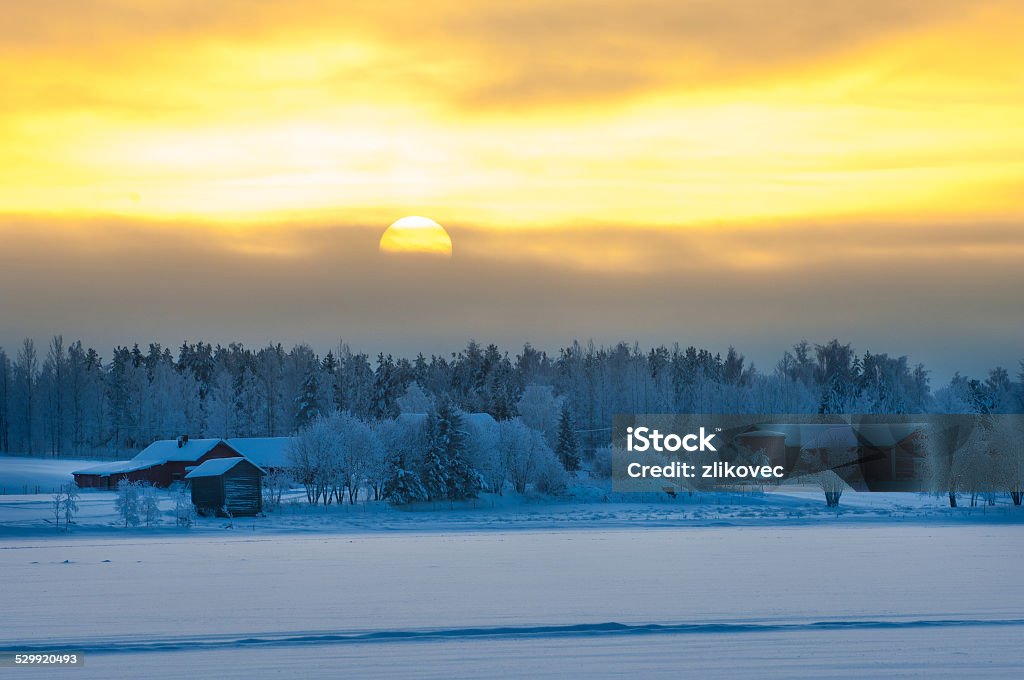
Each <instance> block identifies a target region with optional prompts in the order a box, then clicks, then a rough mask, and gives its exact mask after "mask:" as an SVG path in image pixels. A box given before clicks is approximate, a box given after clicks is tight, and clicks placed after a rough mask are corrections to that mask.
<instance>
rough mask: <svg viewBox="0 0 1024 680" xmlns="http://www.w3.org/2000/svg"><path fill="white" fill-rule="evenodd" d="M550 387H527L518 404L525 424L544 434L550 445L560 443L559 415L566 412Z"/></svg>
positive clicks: (560, 400)
mask: <svg viewBox="0 0 1024 680" xmlns="http://www.w3.org/2000/svg"><path fill="white" fill-rule="evenodd" d="M563 401H564V400H563V399H562V398H560V397H556V396H555V393H554V389H553V388H552V387H551V386H550V385H527V386H526V388H525V389H524V390H523V394H522V396H521V397H520V398H519V401H518V402H517V403H516V410H517V411H518V412H519V417H520V418H522V419H523V424H524V425H526V426H527V427H531V428H533V429H534V430H537V431H538V432H540V433H542V434H543V435H544V438H545V439H546V440H547V442H548V444H549V445H551V446H554V445H555V442H556V441H558V434H559V433H558V427H559V414H560V413H561V412H564V411H565V410H566V407H565V405H564V404H563Z"/></svg>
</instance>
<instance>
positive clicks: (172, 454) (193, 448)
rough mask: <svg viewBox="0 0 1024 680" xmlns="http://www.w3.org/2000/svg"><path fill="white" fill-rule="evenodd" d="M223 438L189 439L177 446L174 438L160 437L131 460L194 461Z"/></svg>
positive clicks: (156, 462) (151, 461)
mask: <svg viewBox="0 0 1024 680" xmlns="http://www.w3.org/2000/svg"><path fill="white" fill-rule="evenodd" d="M222 441H224V440H223V439H189V440H188V441H187V442H185V443H183V444H182V445H181V446H178V440H176V439H161V440H159V441H155V442H153V443H152V444H150V445H149V446H147V447H146V448H144V449H142V451H140V452H139V453H138V455H136V456H135V458H133V459H132V460H137V461H146V462H149V463H152V464H153V465H160V464H162V463H167V462H169V461H179V462H183V463H194V462H195V461H197V460H199V459H200V458H202V457H203V456H204V455H206V454H207V453H209V452H210V451H212V450H213V448H214V447H215V446H217V444H220V443H221V442H222Z"/></svg>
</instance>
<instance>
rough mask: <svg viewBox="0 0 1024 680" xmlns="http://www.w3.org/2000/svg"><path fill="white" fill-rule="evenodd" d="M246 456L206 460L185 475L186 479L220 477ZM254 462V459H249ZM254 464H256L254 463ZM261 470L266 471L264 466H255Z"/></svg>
mask: <svg viewBox="0 0 1024 680" xmlns="http://www.w3.org/2000/svg"><path fill="white" fill-rule="evenodd" d="M243 460H247V459H245V458H239V457H233V458H213V459H211V460H208V461H206V462H205V463H203V464H202V465H199V466H197V467H196V469H195V470H193V471H192V472H190V473H188V474H187V475H185V479H195V478H196V477H220V476H221V475H222V474H224V473H225V472H227V471H228V470H230V469H231V468H233V467H235V466H236V465H238V464H239V463H241V462H242V461H243ZM249 463H252V461H249ZM253 465H255V464H254V463H253ZM255 467H256V469H257V470H259V471H260V472H263V473H264V474H265V472H264V470H263V468H261V467H260V466H259V465H256V466H255Z"/></svg>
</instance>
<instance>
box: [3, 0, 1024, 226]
mask: <svg viewBox="0 0 1024 680" xmlns="http://www.w3.org/2000/svg"><path fill="white" fill-rule="evenodd" d="M4 14H5V20H4V22H3V24H4V26H5V28H3V29H0V31H2V34H0V58H2V60H3V63H4V64H5V68H4V69H2V71H0V92H2V95H0V97H2V98H3V100H2V107H0V148H2V149H3V155H2V160H0V212H3V213H16V214H39V213H47V214H54V213H57V214H62V215H102V214H117V215H122V216H124V215H132V216H140V217H145V218H161V219H163V218H170V217H174V218H194V219H199V220H203V221H206V222H223V221H227V222H239V221H243V222H249V221H259V222H267V221H274V220H280V219H282V218H287V219H289V220H295V219H306V220H317V221H326V222H342V223H382V224H384V225H386V224H387V223H389V222H390V221H391V219H393V218H394V217H397V216H401V215H402V214H406V213H413V214H420V213H422V214H426V215H429V216H432V217H434V218H435V219H438V220H439V221H441V222H442V223H444V222H446V221H456V222H460V223H465V224H471V225H477V226H481V227H486V228H509V227H546V226H551V225H571V224H588V223H595V222H597V223H602V224H644V225H665V226H672V227H676V226H679V225H701V224H707V223H708V222H717V223H722V222H724V223H735V222H742V221H747V220H758V221H764V220H766V219H778V218H785V219H789V218H807V217H813V218H820V217H829V218H834V217H861V216H865V215H868V216H875V217H877V216H884V217H905V216H914V217H917V218H921V217H933V216H949V215H950V214H954V215H957V216H963V215H970V216H973V217H976V216H978V215H984V216H986V217H1003V216H1006V215H1013V216H1014V217H1016V216H1019V215H1020V201H1019V200H1018V195H1019V193H1020V191H1021V190H1022V188H1024V125H1021V121H1022V120H1024V68H1022V66H1021V64H1024V40H1021V39H1020V36H1021V35H1024V5H1021V4H1020V3H1019V2H985V1H982V2H974V1H971V2H967V1H964V2H949V1H947V0H916V1H909V2H908V1H902V2H901V1H899V0H895V1H894V0H866V1H864V2H849V3H822V2H818V1H816V0H796V1H794V0H757V1H751V2H729V3H708V2H704V1H703V0H700V1H696V0H689V1H682V2H677V1H672V2H653V1H651V0H641V1H640V2H630V3H617V2H597V1H595V0H559V1H558V2H548V1H546V0H545V1H544V2H539V1H533V0H527V1H526V2H516V3H508V2H485V3H480V2H463V1H461V0H460V1H456V2H446V1H442V2H429V3H424V2H383V3H338V2H329V1H323V2H321V1H318V0H300V1H298V2H287V3H251V2H240V1H228V2H217V3H208V2H183V1H172V0H151V1H148V2H147V1H145V0H140V1H137V2H125V1H123V0H100V1H92V2H89V1H83V0H67V1H65V2H61V1H59V0H58V1H57V2H46V3H8V6H6V7H5V8H4Z"/></svg>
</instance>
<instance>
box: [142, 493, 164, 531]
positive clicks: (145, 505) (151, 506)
mask: <svg viewBox="0 0 1024 680" xmlns="http://www.w3.org/2000/svg"><path fill="white" fill-rule="evenodd" d="M139 515H140V516H141V517H142V521H143V522H145V523H146V526H147V527H151V526H153V525H154V524H158V523H159V522H160V496H159V493H158V492H157V490H156V488H154V487H153V485H152V484H145V483H144V484H142V486H141V487H140V489H139Z"/></svg>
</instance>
